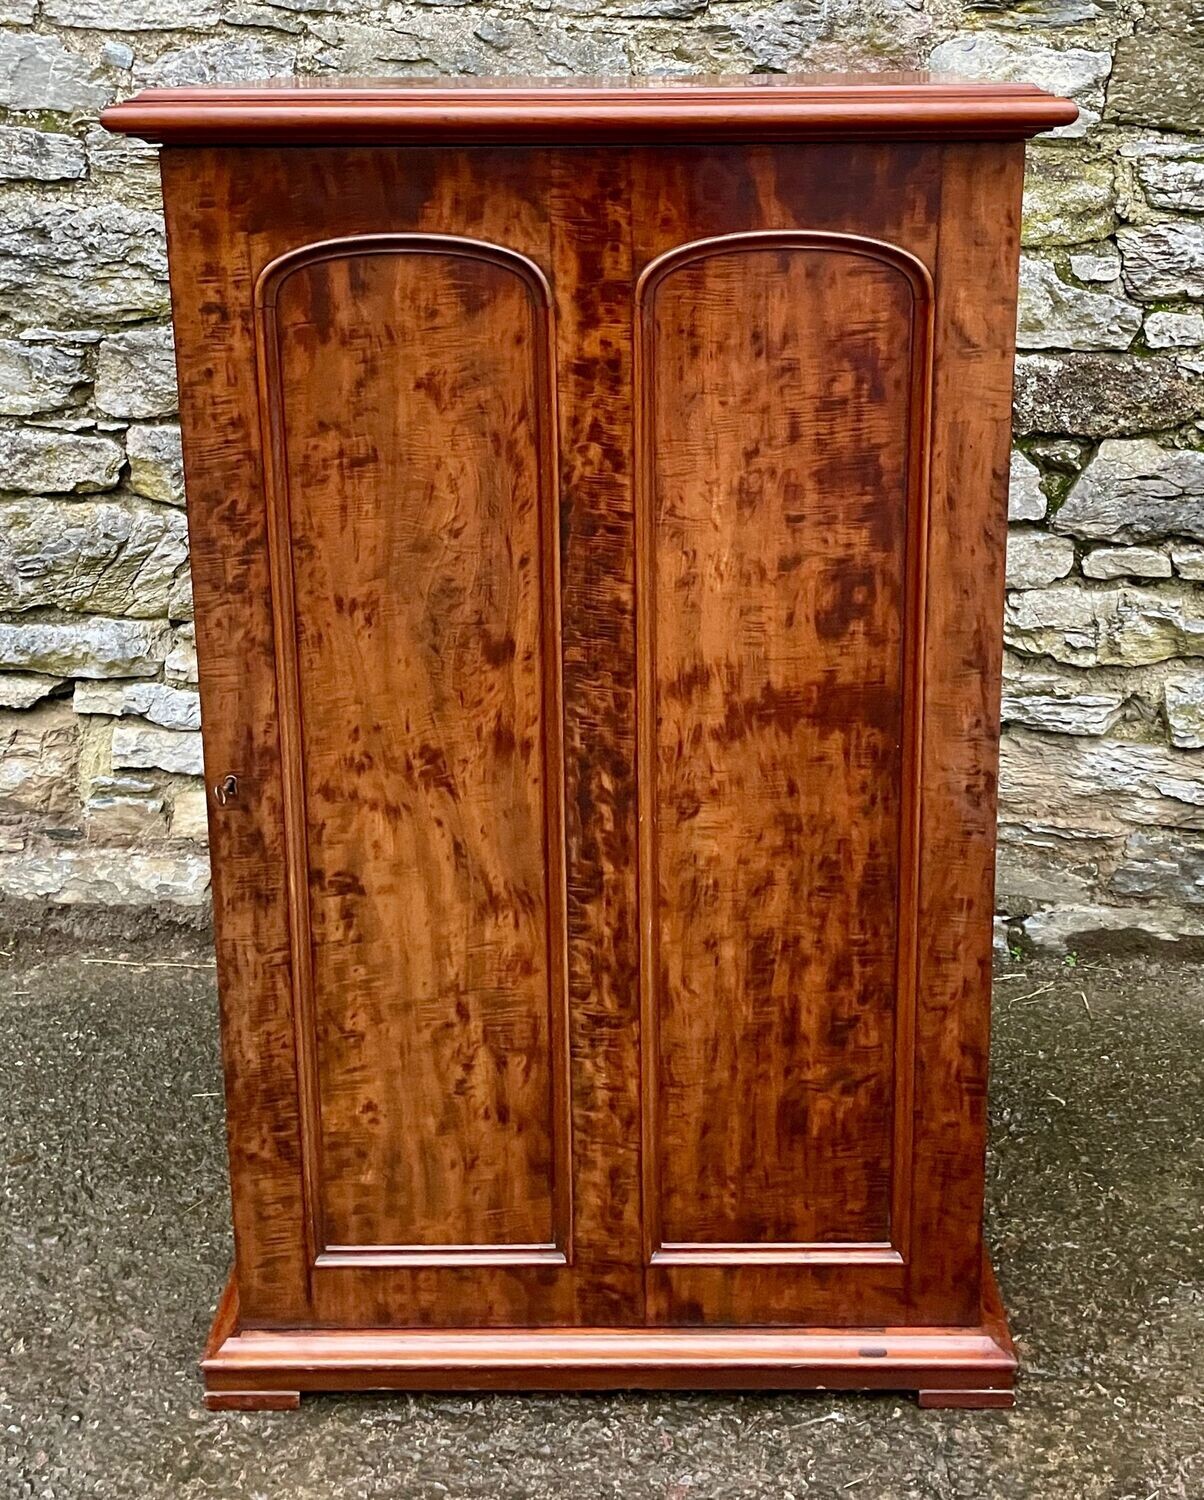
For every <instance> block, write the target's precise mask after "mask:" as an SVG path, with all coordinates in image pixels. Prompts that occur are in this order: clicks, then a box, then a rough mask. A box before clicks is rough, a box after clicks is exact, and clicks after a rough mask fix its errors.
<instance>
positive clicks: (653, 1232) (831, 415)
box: [637, 231, 932, 1256]
mask: <svg viewBox="0 0 1204 1500" xmlns="http://www.w3.org/2000/svg"><path fill="white" fill-rule="evenodd" d="M637 308H638V316H639V317H640V319H641V329H640V337H641V340H642V342H641V346H640V347H641V352H642V355H643V379H642V382H641V389H640V393H639V396H638V401H639V405H640V408H641V417H642V420H643V456H644V464H643V466H642V469H641V477H642V479H643V482H644V493H643V494H642V496H641V498H640V502H639V503H640V521H641V523H642V529H641V533H640V535H639V537H638V540H637V549H638V551H639V552H640V554H641V559H642V563H643V570H642V573H641V580H642V585H643V592H644V594H645V595H646V600H645V605H644V608H643V609H642V611H641V614H640V630H641V636H642V645H641V652H640V669H641V671H642V673H643V674H644V686H645V692H644V694H643V695H642V700H641V713H642V717H643V721H644V725H645V730H646V739H645V748H644V751H643V755H642V759H641V763H640V768H639V774H640V784H641V787H642V789H643V790H644V801H643V805H642V808H641V813H642V823H643V827H644V829H645V861H644V869H645V871H646V888H645V891H644V893H643V898H642V899H643V901H644V902H646V903H647V907H648V910H647V912H646V913H645V921H646V924H647V934H648V936H647V941H648V944H649V948H650V951H649V953H648V958H647V965H646V968H645V975H644V985H645V992H646V996H647V1009H646V1012H645V1014H646V1017H647V1022H648V1028H647V1033H646V1035H645V1038H644V1047H645V1050H646V1054H647V1067H648V1069H649V1072H650V1075H651V1079H650V1087H649V1093H648V1102H647V1106H646V1108H647V1127H646V1128H647V1135H648V1140H649V1145H650V1148H651V1149H650V1152H649V1161H648V1168H647V1170H648V1183H649V1192H648V1195H647V1198H646V1203H645V1212H646V1215H647V1218H648V1233H649V1237H650V1248H651V1249H652V1250H653V1252H654V1253H657V1252H669V1253H673V1252H675V1253H677V1254H679V1255H684V1254H688V1253H689V1252H691V1251H693V1252H700V1253H705V1252H706V1251H707V1250H708V1248H717V1247H721V1246H728V1247H729V1248H733V1249H734V1248H735V1247H736V1246H737V1245H743V1246H745V1247H746V1249H747V1252H748V1254H750V1255H761V1256H764V1255H767V1254H772V1253H773V1252H774V1249H775V1247H778V1246H780V1247H781V1248H782V1249H790V1248H793V1247H801V1246H803V1245H805V1244H807V1243H808V1242H814V1243H815V1244H819V1245H834V1244H836V1243H840V1242H846V1243H853V1244H856V1243H859V1242H860V1243H865V1244H870V1243H874V1242H877V1243H878V1244H879V1245H880V1246H882V1247H883V1248H889V1247H890V1242H891V1214H890V1189H891V1112H892V1096H893V1091H894V1080H893V1071H894V1059H893V1052H894V1010H895V994H896V969H897V963H898V948H899V942H898V923H899V920H900V917H901V918H902V920H904V921H911V920H913V919H914V913H913V912H910V911H907V912H903V913H899V912H898V911H897V910H896V908H895V896H896V892H897V891H898V889H899V885H900V869H899V864H900V859H901V858H902V859H905V860H908V861H912V860H914V853H915V851H914V845H913V843H912V841H911V840H910V839H909V838H904V837H903V836H902V829H903V824H904V822H905V820H906V803H907V799H908V793H907V792H906V791H905V790H904V788H903V785H902V779H903V778H902V772H903V759H904V756H903V750H904V741H905V738H906V735H905V724H904V671H903V658H904V653H903V636H904V631H905V628H906V629H907V630H908V631H910V630H911V629H913V628H914V627H915V623H916V622H915V619H914V615H915V603H914V602H913V603H912V605H911V608H910V610H909V609H908V607H907V601H906V599H905V593H906V572H907V566H906V562H907V548H908V544H909V538H910V541H911V543H912V544H913V545H914V544H915V541H916V538H917V537H919V536H922V534H923V522H924V519H925V518H924V507H923V500H922V495H923V492H922V486H921V484H920V479H921V468H922V460H923V452H922V450H920V451H917V452H916V453H913V451H912V444H911V442H910V434H911V432H912V431H913V429H914V430H918V431H919V432H920V433H921V434H923V432H924V428H925V424H926V417H927V404H928V403H927V397H928V383H929V377H930V368H929V366H930V346H931V315H932V296H931V281H930V279H929V277H928V275H927V272H926V271H925V270H924V267H923V266H922V265H921V263H920V262H919V261H916V260H912V259H910V258H908V257H905V256H902V255H900V254H899V252H897V251H894V250H892V249H891V248H890V247H888V246H884V245H881V244H879V243H877V242H875V241H872V240H866V239H863V238H860V237H857V236H852V235H845V236H841V235H831V234H827V235H825V234H816V233H812V232H808V231H794V232H775V233H771V234H755V233H754V234H742V235H730V236H720V237H718V238H717V239H713V240H709V241H701V242H697V243H696V244H695V245H694V246H693V247H689V246H687V247H686V248H685V249H678V250H673V251H670V252H669V253H668V255H667V256H665V257H661V258H660V259H658V260H657V261H654V262H653V263H652V264H651V265H650V266H649V267H648V269H647V270H646V271H645V272H644V275H643V277H642V279H641V283H640V290H639V292H638V294H637ZM909 616H910V618H909ZM905 620H906V621H907V623H906V626H905Z"/></svg>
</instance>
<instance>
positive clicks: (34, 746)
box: [0, 703, 79, 818]
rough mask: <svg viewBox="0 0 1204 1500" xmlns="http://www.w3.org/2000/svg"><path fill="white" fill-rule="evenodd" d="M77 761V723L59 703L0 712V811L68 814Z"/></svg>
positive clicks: (74, 793) (73, 800) (74, 800)
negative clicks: (17, 710) (24, 709)
mask: <svg viewBox="0 0 1204 1500" xmlns="http://www.w3.org/2000/svg"><path fill="white" fill-rule="evenodd" d="M78 762H79V725H78V721H77V720H76V717H75V715H74V714H73V713H72V712H71V710H70V708H69V707H68V706H67V705H66V704H65V703H50V704H44V705H42V706H41V707H38V708H32V709H28V710H26V711H25V712H13V711H10V710H4V711H2V712H0V816H11V815H12V814H15V813H16V814H20V813H30V812H32V813H45V814H49V815H51V816H53V817H55V818H59V817H63V816H69V815H70V814H71V813H72V812H73V811H74V810H75V808H76V806H77V804H78V801H79V793H78V790H77V784H76V770H77V766H78Z"/></svg>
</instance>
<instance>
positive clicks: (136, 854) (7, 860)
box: [0, 843, 209, 906]
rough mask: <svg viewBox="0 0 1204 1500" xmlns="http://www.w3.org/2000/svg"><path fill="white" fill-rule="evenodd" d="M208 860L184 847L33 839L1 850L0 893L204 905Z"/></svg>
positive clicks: (67, 900) (72, 901) (71, 900)
mask: <svg viewBox="0 0 1204 1500" xmlns="http://www.w3.org/2000/svg"><path fill="white" fill-rule="evenodd" d="M208 889H209V860H208V857H207V856H206V855H205V854H203V853H201V852H196V853H192V852H190V851H184V850H171V851H165V852H153V851H147V850H140V849H106V848H104V847H103V846H96V845H91V846H89V845H84V846H82V847H74V848H72V847H64V846H63V845H61V844H33V843H31V844H29V845H27V846H26V847H25V848H23V849H21V850H19V851H13V852H5V853H0V896H9V897H19V898H21V899H23V900H43V901H52V902H56V903H61V904H64V905H78V904H86V905H93V906H162V905H163V904H165V903H172V904H175V905H179V906H200V905H202V904H203V903H204V901H205V899H206V894H207V892H208Z"/></svg>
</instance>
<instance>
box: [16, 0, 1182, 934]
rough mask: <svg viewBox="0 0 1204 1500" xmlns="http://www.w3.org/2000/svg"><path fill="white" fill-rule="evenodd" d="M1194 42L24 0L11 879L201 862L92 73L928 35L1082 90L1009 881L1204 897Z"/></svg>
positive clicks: (1017, 628)
mask: <svg viewBox="0 0 1204 1500" xmlns="http://www.w3.org/2000/svg"><path fill="white" fill-rule="evenodd" d="M1202 45H1204V11H1201V9H1200V6H1199V4H1198V3H1197V0H1141V3H1140V4H1135V3H1133V0H877V3H874V4H870V3H869V0H826V3H825V0H539V4H538V5H537V6H536V7H535V9H534V10H532V9H531V8H530V7H524V6H522V5H519V4H518V3H516V0H41V3H37V0H0V110H4V111H6V113H5V114H4V116H3V118H2V119H0V197H2V198H3V204H2V205H0V207H2V211H0V720H2V722H3V724H4V725H5V726H8V725H10V724H11V722H12V721H22V723H23V725H24V727H23V728H22V730H21V732H20V735H19V736H16V735H15V734H13V733H10V731H9V729H8V728H5V729H3V730H0V735H3V734H8V735H9V737H8V739H0V811H3V809H5V808H7V811H6V812H4V816H3V838H2V840H0V896H3V895H5V894H8V895H21V896H30V895H35V896H36V895H40V896H42V897H44V898H45V899H47V900H52V901H67V902H72V901H87V902H101V903H116V904H128V903H154V902H164V901H172V902H183V903H196V902H198V901H200V900H202V899H204V894H205V890H206V883H207V879H206V868H205V858H204V852H203V847H202V846H203V842H204V839H205V836H206V794H205V790H204V787H203V785H202V784H201V781H200V779H199V772H200V757H199V739H198V736H197V726H198V723H199V697H198V694H197V690H196V679H197V663H196V647H195V640H194V632H193V629H192V625H191V623H189V622H190V621H191V616H192V597H191V587H190V579H189V576H188V571H187V566H186V532H185V525H184V516H183V512H182V509H181V507H182V505H183V501H184V478H183V466H182V460H181V453H180V432H179V427H178V426H177V425H176V420H175V412H176V392H175V378H174V368H173V360H172V347H171V334H170V331H169V326H168V295H167V279H166V259H165V253H164V238H163V228H162V212H161V202H160V191H159V183H158V171H157V153H156V151H155V149H154V148H153V147H149V146H146V145H144V144H142V143H140V142H133V141H128V140H124V139H120V138H117V137H113V136H110V135H109V134H107V132H105V131H103V130H102V129H100V127H99V126H98V124H97V123H96V113H97V111H98V110H99V108H100V106H101V105H102V104H103V103H105V102H106V101H107V100H108V99H109V98H112V97H116V96H119V95H125V94H128V93H129V92H131V90H132V89H133V88H135V87H142V86H146V85H172V84H190V83H218V82H229V83H237V82H240V81H253V80H257V79H262V78H267V77H271V76H274V75H279V74H287V73H290V72H292V71H294V70H299V71H301V72H304V73H321V72H332V71H342V72H353V73H354V72H361V73H378V74H381V73H383V74H406V73H432V72H442V73H450V74H456V75H460V76H467V75H472V74H477V73H510V74H514V73H536V74H539V73H552V74H569V73H626V72H628V71H636V72H650V71H656V72H669V73H686V72H757V71H781V70H789V69H799V68H808V67H831V68H842V67H859V66H864V65H869V66H871V67H883V66H891V67H911V66H916V65H922V64H924V63H925V62H926V61H931V63H932V65H933V66H935V67H937V68H941V69H946V70H948V71H952V72H954V73H959V74H962V75H963V76H965V75H968V76H971V77H980V78H1003V79H1023V80H1029V79H1031V80H1034V81H1036V82H1038V83H1042V84H1044V85H1045V86H1047V87H1051V88H1054V89H1056V90H1058V91H1060V92H1066V93H1070V94H1071V95H1073V96H1074V97H1075V98H1076V99H1077V100H1078V102H1079V104H1080V106H1081V108H1082V111H1083V113H1082V115H1081V118H1080V119H1079V121H1078V122H1076V124H1074V125H1073V126H1070V127H1067V128H1066V129H1064V130H1062V131H1060V132H1058V133H1057V136H1058V138H1053V139H1051V138H1046V139H1043V140H1041V141H1038V142H1036V143H1034V144H1033V145H1032V146H1031V148H1030V151H1029V158H1028V171H1027V176H1026V191H1025V211H1024V223H1023V240H1024V244H1025V246H1026V249H1027V255H1026V259H1025V262H1024V266H1023V271H1022V284H1021V297H1020V316H1019V329H1018V342H1019V345H1020V358H1019V360H1018V364H1017V389H1016V431H1017V435H1018V437H1019V439H1020V442H1021V445H1022V448H1023V451H1019V450H1017V451H1016V452H1015V453H1014V454H1013V456H1012V463H1011V470H1010V487H1009V498H1008V515H1009V519H1010V521H1011V522H1013V523H1015V524H1014V525H1013V528H1012V532H1011V536H1010V539H1009V548H1008V599H1007V625H1006V628H1007V639H1008V642H1009V649H1008V651H1007V653H1006V665H1005V683H1004V696H1003V717H1004V722H1005V724H1006V726H1007V744H1006V745H1005V799H1004V808H1003V815H1002V820H1001V826H1000V882H999V890H1000V900H1001V902H1002V904H1003V908H1004V909H1005V910H1006V912H1007V913H1008V920H1009V925H1010V930H1011V931H1012V932H1013V933H1014V932H1015V931H1016V927H1017V924H1018V923H1019V924H1020V925H1021V926H1022V927H1023V930H1024V932H1025V933H1026V934H1027V936H1028V938H1029V939H1031V940H1032V941H1035V942H1038V943H1042V944H1046V945H1052V946H1057V945H1071V946H1073V943H1074V942H1075V940H1076V936H1077V935H1078V934H1080V933H1082V932H1084V931H1088V930H1096V931H1102V932H1105V933H1111V934H1113V935H1115V936H1116V937H1117V938H1118V940H1123V939H1125V938H1126V937H1127V936H1128V935H1130V934H1131V933H1132V932H1133V931H1135V930H1139V929H1140V930H1144V931H1145V932H1147V933H1153V934H1155V935H1160V936H1165V937H1168V938H1173V937H1175V936H1178V935H1181V934H1184V933H1188V932H1199V933H1204V897H1202V890H1204V877H1202V873H1201V872H1202V869H1204V852H1202V851H1204V834H1202V833H1200V832H1197V831H1195V830H1196V828H1197V827H1198V824H1193V823H1192V822H1191V820H1192V819H1193V818H1195V817H1196V816H1198V814H1199V809H1200V801H1199V797H1198V790H1199V769H1198V768H1199V766H1200V764H1201V759H1202V757H1201V750H1202V749H1204V742H1202V741H1204V729H1202V727H1201V716H1202V709H1201V698H1202V696H1204V695H1202V693H1201V687H1200V684H1201V680H1202V678H1204V603H1202V600H1204V589H1202V588H1201V587H1200V585H1201V584H1204V517H1202V510H1204V481H1202V478H1201V465H1202V464H1204V452H1202V451H1201V450H1202V449H1204V239H1202V236H1204V141H1202V140H1201V139H1200V135H1201V131H1204V122H1202V121H1201V119H1200V107H1201V100H1202V99H1204V91H1202V90H1201V87H1200V78H1201V77H1204V64H1202V63H1201V61H1200V48H1201V46H1202ZM5 715H7V717H4V716H5ZM6 767H7V768H8V769H7V770H6ZM14 768H15V769H14ZM6 777H7V778H8V779H7V780H6V779H5V778H6ZM6 787H7V788H8V791H7V792H4V791H3V789H4V788H6ZM21 788H24V790H21ZM1193 788H1194V790H1193ZM5 797H7V798H8V800H7V802H5V800H4V798H5ZM1193 798H1194V799H1195V800H1194V801H1193ZM15 799H20V807H19V808H17V802H16V800H15ZM1185 809H1186V811H1185ZM14 818H15V819H16V820H17V821H16V822H14V821H13V819H14Z"/></svg>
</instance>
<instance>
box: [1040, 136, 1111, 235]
mask: <svg viewBox="0 0 1204 1500" xmlns="http://www.w3.org/2000/svg"><path fill="white" fill-rule="evenodd" d="M1071 128H1072V129H1073V128H1074V127H1073V126H1072V127H1071ZM1115 206H1116V191H1115V186H1114V172H1113V167H1112V163H1111V162H1110V161H1107V160H1101V159H1099V158H1098V157H1090V156H1086V157H1084V156H1078V155H1073V156H1072V155H1071V154H1070V152H1069V150H1068V148H1066V147H1060V148H1056V149H1055V148H1052V147H1043V146H1042V145H1041V144H1040V143H1038V144H1036V145H1034V146H1033V147H1032V148H1031V151H1030V155H1029V158H1028V167H1027V171H1026V173H1025V178H1024V221H1023V225H1022V231H1023V239H1024V243H1025V244H1026V245H1042V246H1044V245H1082V244H1086V243H1088V242H1089V241H1091V240H1102V239H1103V238H1105V236H1107V235H1109V234H1111V233H1112V231H1113V229H1115V227H1116V215H1115V212H1114V210H1115Z"/></svg>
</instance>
